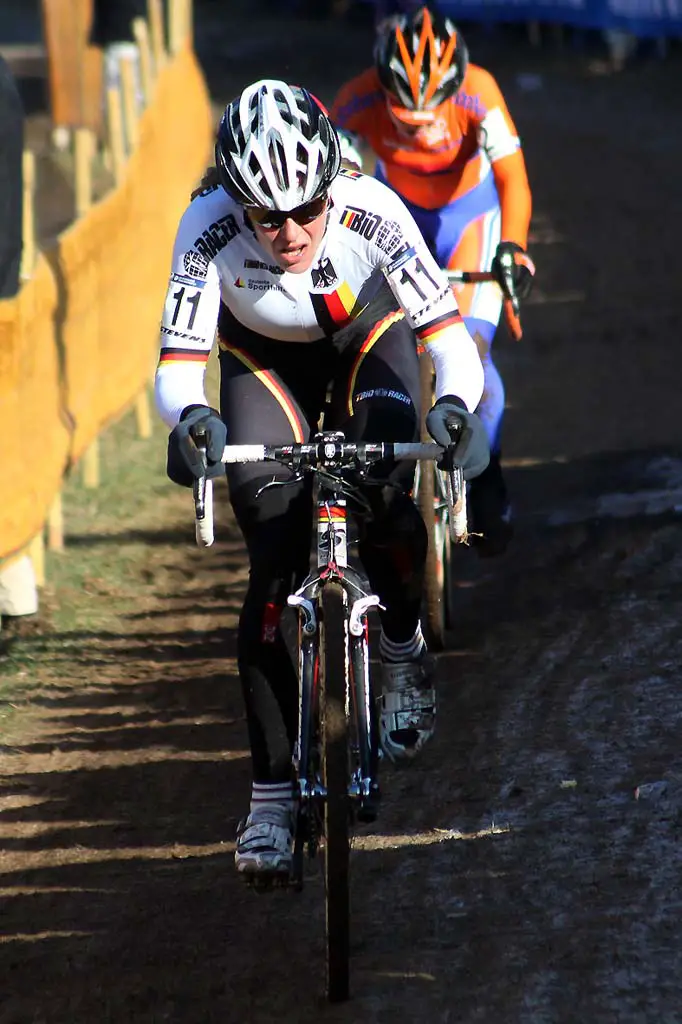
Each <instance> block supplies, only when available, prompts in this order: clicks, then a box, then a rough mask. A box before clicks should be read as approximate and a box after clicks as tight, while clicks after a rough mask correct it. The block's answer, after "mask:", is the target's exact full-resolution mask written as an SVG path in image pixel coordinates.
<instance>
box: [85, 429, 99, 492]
mask: <svg viewBox="0 0 682 1024" xmlns="http://www.w3.org/2000/svg"><path fill="white" fill-rule="evenodd" d="M99 480H100V477H99V437H95V438H94V439H93V441H92V442H91V444H90V446H89V447H88V448H87V450H86V452H85V454H84V455H83V487H87V489H88V490H94V489H95V488H96V487H99Z"/></svg>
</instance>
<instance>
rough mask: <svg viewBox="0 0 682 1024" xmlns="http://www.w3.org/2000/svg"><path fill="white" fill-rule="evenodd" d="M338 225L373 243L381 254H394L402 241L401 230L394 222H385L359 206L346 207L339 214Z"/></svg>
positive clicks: (375, 214) (376, 214) (377, 215)
mask: <svg viewBox="0 0 682 1024" xmlns="http://www.w3.org/2000/svg"><path fill="white" fill-rule="evenodd" d="M340 223H341V224H342V225H343V227H344V228H348V229H349V231H353V232H355V233H356V234H359V235H361V236H362V237H363V238H366V239H367V241H368V242H374V244H375V245H376V246H377V247H378V248H379V249H381V250H382V252H387V253H392V252H394V250H395V249H396V248H397V247H398V246H399V245H400V244H401V242H402V240H403V232H402V228H401V227H400V224H398V222H397V221H396V220H385V219H384V218H383V217H380V216H379V214H378V213H372V212H371V211H369V210H363V209H361V208H360V207H359V206H347V207H346V209H345V210H344V211H343V213H342V214H341V218H340Z"/></svg>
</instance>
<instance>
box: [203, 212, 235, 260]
mask: <svg viewBox="0 0 682 1024" xmlns="http://www.w3.org/2000/svg"><path fill="white" fill-rule="evenodd" d="M240 230H241V229H240V227H239V225H238V224H237V221H236V220H235V217H234V214H232V213H228V214H226V215H225V216H224V217H220V219H219V220H216V221H214V222H213V223H212V224H209V226H208V227H207V228H206V229H205V230H204V231H202V232H201V234H200V235H199V237H198V238H196V239H195V240H194V248H195V249H196V251H197V252H199V253H201V255H202V256H203V257H204V258H205V259H207V260H212V259H213V258H214V256H217V255H218V253H219V252H220V251H221V249H224V248H225V246H226V245H227V243H228V242H231V241H232V239H233V238H235V237H236V236H237V235H238V234H239V233H240Z"/></svg>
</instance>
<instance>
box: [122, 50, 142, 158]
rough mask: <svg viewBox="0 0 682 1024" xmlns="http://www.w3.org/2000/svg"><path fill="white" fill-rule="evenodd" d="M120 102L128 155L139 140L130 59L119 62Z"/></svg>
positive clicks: (133, 74) (132, 71) (134, 88)
mask: <svg viewBox="0 0 682 1024" xmlns="http://www.w3.org/2000/svg"><path fill="white" fill-rule="evenodd" d="M121 100H122V105H123V121H124V126H125V128H124V145H125V147H126V151H127V152H128V153H129V154H130V153H132V151H133V150H134V149H135V147H136V146H137V142H138V139H139V135H140V133H139V127H138V120H139V115H138V110H137V84H136V82H135V66H134V64H133V61H132V59H131V58H130V57H124V58H123V60H122V61H121Z"/></svg>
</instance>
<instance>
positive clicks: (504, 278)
mask: <svg viewBox="0 0 682 1024" xmlns="http://www.w3.org/2000/svg"><path fill="white" fill-rule="evenodd" d="M491 269H492V271H493V273H494V274H495V275H496V276H497V280H498V281H499V284H500V287H501V288H502V291H503V292H505V293H506V294H508V295H510V296H516V297H518V298H519V299H527V298H528V296H529V295H530V292H531V288H532V287H533V275H534V274H535V264H534V263H533V261H532V259H531V258H530V256H529V255H528V253H527V252H526V251H525V249H522V248H521V246H520V245H517V244H516V242H500V244H499V245H498V247H497V250H496V252H495V256H494V257H493V263H492V268H491Z"/></svg>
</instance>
